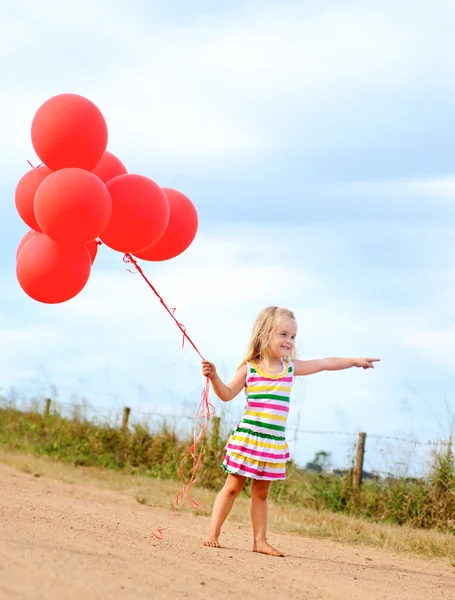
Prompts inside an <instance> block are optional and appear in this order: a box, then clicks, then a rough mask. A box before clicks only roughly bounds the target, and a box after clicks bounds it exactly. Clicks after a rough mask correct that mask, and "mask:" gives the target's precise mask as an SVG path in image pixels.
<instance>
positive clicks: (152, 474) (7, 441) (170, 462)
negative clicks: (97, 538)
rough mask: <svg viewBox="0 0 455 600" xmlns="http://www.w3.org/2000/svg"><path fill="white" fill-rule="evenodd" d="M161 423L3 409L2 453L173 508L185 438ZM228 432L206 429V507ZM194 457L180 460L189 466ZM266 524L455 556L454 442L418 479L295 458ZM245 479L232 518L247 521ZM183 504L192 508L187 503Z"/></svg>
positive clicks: (202, 493)
mask: <svg viewBox="0 0 455 600" xmlns="http://www.w3.org/2000/svg"><path fill="white" fill-rule="evenodd" d="M188 442H189V440H188V439H186V440H185V439H179V438H178V436H177V435H176V434H175V432H173V431H172V430H170V429H169V428H168V427H167V426H166V425H165V424H163V426H162V427H161V429H160V430H159V431H158V432H155V433H152V432H150V431H148V429H147V428H146V427H145V426H143V425H138V426H135V427H134V428H133V429H131V430H130V431H126V432H122V431H120V430H119V429H118V428H115V427H112V426H109V425H107V424H103V423H98V424H96V423H92V422H89V421H88V420H86V419H85V418H84V417H83V416H82V415H81V413H80V411H78V413H77V414H75V415H73V417H72V418H64V417H62V416H61V415H59V414H58V413H51V414H50V415H48V416H43V415H42V414H40V413H39V412H38V411H36V410H29V411H27V412H24V411H19V410H17V409H15V408H13V407H11V406H10V407H7V406H6V407H5V408H2V409H0V447H1V448H2V449H3V450H2V451H1V452H0V460H1V461H2V462H5V463H7V464H9V465H11V466H14V467H16V468H18V469H21V470H23V471H25V472H30V473H34V474H35V473H36V474H39V475H42V476H48V477H52V478H56V479H61V480H64V481H68V482H74V483H82V484H84V485H96V486H102V487H108V488H110V489H114V490H117V491H120V492H122V493H125V494H128V495H132V496H133V497H136V499H137V501H138V502H141V503H143V504H147V505H150V506H161V507H170V506H171V503H172V499H173V496H174V495H175V494H176V493H177V492H178V491H179V482H178V468H179V461H180V459H181V457H182V456H183V454H184V451H185V449H186V448H187V446H188ZM223 446H224V440H223V439H221V438H220V436H219V433H218V432H217V431H215V432H212V434H211V435H210V436H209V440H208V444H207V448H206V453H205V455H204V460H203V464H202V468H201V471H200V480H199V487H197V488H193V496H195V497H196V499H197V500H198V501H199V502H200V503H202V505H205V506H206V507H207V509H206V510H204V509H203V510H202V511H201V514H208V512H209V510H210V507H211V505H212V503H213V500H214V497H215V493H216V490H218V489H219V487H220V486H221V485H222V482H223V481H224V474H223V472H222V470H221V469H220V468H219V464H220V462H221V460H222V455H223ZM190 467H191V465H190V463H189V462H188V464H186V465H185V469H186V475H188V473H189V470H190ZM272 490H273V491H272V498H271V504H270V527H271V528H272V529H275V530H279V531H282V532H293V533H300V534H302V535H305V536H311V537H331V538H333V539H336V540H338V541H343V542H346V543H363V544H368V545H372V546H376V547H380V548H387V549H390V550H393V551H395V552H406V553H412V554H419V555H422V556H426V557H431V558H448V559H449V560H451V561H452V562H454V561H455V536H454V533H455V462H454V456H453V453H452V449H451V446H450V445H448V446H445V447H444V448H443V449H442V450H440V451H436V452H435V454H434V461H433V467H432V469H431V471H430V472H429V473H428V474H427V476H426V477H424V478H421V479H418V480H417V479H409V478H405V479H404V478H391V477H390V478H387V479H378V480H376V481H366V482H365V483H364V485H363V486H362V490H361V491H360V493H359V492H356V490H354V489H353V487H352V485H351V478H350V477H348V476H346V477H339V476H336V475H334V474H320V475H316V474H314V473H309V472H306V471H303V470H301V469H298V468H297V467H296V466H295V465H293V464H291V465H290V468H289V474H288V478H287V480H286V481H285V482H277V483H276V484H274V486H272ZM248 496H249V490H248V488H247V489H246V490H245V491H244V492H242V495H241V497H240V498H239V501H238V502H237V503H236V505H235V508H234V511H233V513H232V517H231V518H232V519H235V520H237V521H239V522H245V521H247V520H248V509H247V504H248ZM183 510H191V508H190V507H189V506H188V505H187V506H185V507H184V508H183Z"/></svg>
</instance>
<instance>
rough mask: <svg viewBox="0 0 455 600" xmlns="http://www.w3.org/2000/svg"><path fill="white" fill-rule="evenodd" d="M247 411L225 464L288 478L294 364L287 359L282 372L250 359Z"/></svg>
mask: <svg viewBox="0 0 455 600" xmlns="http://www.w3.org/2000/svg"><path fill="white" fill-rule="evenodd" d="M246 366H247V376H246V385H245V388H246V389H245V393H246V397H247V404H246V407H245V414H244V415H243V418H242V420H241V421H240V423H239V424H238V425H237V427H236V428H235V429H234V431H233V432H232V435H231V437H230V438H229V440H228V443H227V445H226V448H225V450H226V457H225V459H224V461H223V464H222V465H221V466H222V467H223V469H224V470H225V471H227V472H228V473H232V474H236V475H243V476H244V477H251V478H253V479H265V480H268V481H274V480H276V479H285V478H286V462H287V461H288V460H289V459H290V456H289V447H288V444H287V442H286V438H285V431H286V421H287V418H288V413H289V402H290V397H291V388H292V382H293V379H294V365H293V364H292V362H291V361H289V362H284V361H283V371H282V373H280V374H279V375H267V374H266V373H263V372H262V371H260V370H259V368H258V367H257V365H256V364H255V363H253V362H251V363H247V365H246Z"/></svg>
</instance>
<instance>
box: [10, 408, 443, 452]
mask: <svg viewBox="0 0 455 600" xmlns="http://www.w3.org/2000/svg"><path fill="white" fill-rule="evenodd" d="M47 402H50V401H49V400H47ZM48 406H50V404H49V405H48ZM11 407H13V408H17V409H18V410H21V411H27V410H36V411H38V412H44V411H45V404H44V403H43V402H42V401H41V402H40V401H39V400H35V401H26V400H19V399H14V400H11V399H6V398H2V397H0V408H11ZM48 409H49V408H48ZM52 410H53V411H55V412H57V413H58V414H60V415H61V416H63V417H67V418H79V419H81V418H83V419H86V420H88V421H93V422H94V423H104V424H108V425H110V426H113V427H119V426H121V425H122V422H123V420H124V411H125V407H124V406H121V407H115V408H107V407H103V406H100V405H96V404H92V403H91V402H88V401H85V400H82V401H81V400H80V399H79V401H78V402H61V401H52ZM127 410H128V419H127V421H128V424H129V425H131V426H133V427H134V426H135V425H145V426H147V427H148V428H149V429H151V430H155V429H159V428H160V427H161V426H162V425H163V423H167V424H168V425H169V423H172V424H173V426H174V427H175V428H176V429H180V432H181V433H185V432H188V431H190V429H191V426H192V425H194V423H195V417H194V415H189V414H188V415H186V414H177V413H166V412H157V411H142V410H138V409H130V408H128V409H127ZM123 424H124V423H123ZM236 425H237V421H229V420H225V419H223V426H224V428H225V429H226V430H229V431H230V430H232V429H234V427H235V426H236ZM287 431H289V432H291V433H294V434H302V435H323V436H328V435H330V436H344V437H350V438H353V439H354V438H357V437H358V435H359V431H355V432H354V431H336V430H314V429H301V428H296V427H288V428H287ZM368 438H369V439H374V440H385V441H393V442H402V443H405V444H410V445H415V446H427V447H434V446H435V445H439V446H448V445H451V444H452V441H451V440H450V439H449V440H437V441H435V440H427V441H424V440H418V439H415V438H413V437H405V436H398V435H389V434H381V433H368Z"/></svg>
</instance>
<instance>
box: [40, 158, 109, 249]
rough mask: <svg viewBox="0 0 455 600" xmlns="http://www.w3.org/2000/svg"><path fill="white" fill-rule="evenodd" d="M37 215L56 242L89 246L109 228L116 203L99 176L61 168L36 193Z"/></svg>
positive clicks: (49, 176)
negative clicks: (113, 206)
mask: <svg viewBox="0 0 455 600" xmlns="http://www.w3.org/2000/svg"><path fill="white" fill-rule="evenodd" d="M34 207H35V215H36V220H37V221H38V224H39V226H40V227H41V229H42V230H43V231H44V233H45V234H46V235H47V236H49V237H50V238H51V239H53V240H54V241H56V242H60V243H73V244H74V243H76V244H78V243H80V244H86V243H87V242H90V241H91V240H94V239H95V238H97V237H98V236H99V235H100V234H101V233H102V232H103V231H104V229H105V228H106V226H107V224H108V223H109V220H110V218H111V213H112V201H111V197H110V195H109V192H108V191H107V188H106V186H105V185H104V183H103V182H102V181H101V179H100V178H99V177H97V176H96V175H94V174H93V173H90V171H85V170H84V169H76V168H69V169H61V170H60V171H55V172H54V173H51V174H50V175H48V176H47V177H46V179H45V180H44V181H43V183H42V184H41V185H40V186H39V188H38V190H37V192H36V194H35V204H34Z"/></svg>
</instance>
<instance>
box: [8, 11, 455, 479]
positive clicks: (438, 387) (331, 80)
mask: <svg viewBox="0 0 455 600" xmlns="http://www.w3.org/2000/svg"><path fill="white" fill-rule="evenodd" d="M1 13H2V14H1V19H0V39H1V40H2V41H1V42H0V76H1V80H2V95H1V98H0V108H1V111H0V121H1V132H2V140H3V143H2V144H1V147H0V160H1V162H2V177H1V179H0V192H1V203H0V219H1V223H2V236H1V243H2V250H3V251H2V253H1V255H0V273H1V277H2V293H1V296H0V347H1V350H2V357H3V360H2V364H1V366H0V387H1V386H2V387H3V388H4V391H5V392H7V391H8V390H9V389H10V387H11V386H14V387H15V388H16V389H17V390H20V391H22V392H23V393H25V394H26V395H27V394H28V395H31V396H38V397H39V396H43V395H47V394H50V393H53V394H54V393H55V390H57V394H58V398H59V399H60V400H61V401H63V402H70V401H71V399H72V398H73V399H74V398H77V397H86V398H88V400H89V402H91V403H92V404H94V405H96V406H97V407H100V408H99V411H100V412H101V413H103V414H104V413H107V412H109V411H110V410H117V409H119V408H120V407H121V406H123V404H125V403H126V404H128V405H130V406H132V408H133V412H134V411H136V413H137V412H138V411H142V412H156V413H166V414H175V415H183V414H184V415H187V416H191V415H192V414H194V409H195V405H196V403H197V402H198V398H199V394H200V390H201V388H202V386H203V380H202V377H201V375H200V369H199V360H198V357H197V355H195V353H194V352H193V350H192V349H191V348H190V347H187V348H185V350H184V351H183V352H182V350H181V343H180V342H181V340H180V334H179V331H178V330H177V328H176V327H175V325H174V324H173V323H172V321H171V319H170V318H168V317H167V316H166V314H165V313H164V311H163V309H162V307H161V306H160V305H159V303H158V302H157V301H156V299H155V298H154V296H153V294H152V293H151V292H150V291H149V290H148V288H147V287H146V286H145V284H144V283H143V282H142V281H141V280H140V279H139V277H138V276H135V275H132V274H130V273H128V272H126V269H125V265H124V264H123V262H122V256H121V255H120V254H118V253H115V252H113V251H110V250H108V249H107V248H101V249H100V252H99V255H98V258H97V260H96V263H95V266H94V268H93V272H92V276H91V279H90V281H89V284H88V285H87V287H86V288H85V289H84V291H83V292H82V293H81V294H80V295H79V296H78V297H77V298H75V299H74V300H72V301H71V302H68V303H66V304H63V305H60V306H46V305H40V304H38V303H36V302H33V301H32V300H31V299H29V298H28V297H26V296H25V295H24V293H23V292H22V291H21V289H20V288H19V285H18V284H17V282H16V278H15V270H14V269H15V250H16V247H17V244H18V243H19V240H20V238H21V237H22V235H23V234H24V233H25V232H26V230H27V228H26V226H25V225H24V224H23V223H22V222H21V220H20V219H19V217H18V215H17V214H16V211H15V207H14V188H15V185H16V183H17V181H18V179H19V178H20V177H21V176H22V174H23V173H24V172H25V171H26V169H27V165H26V160H27V159H29V160H31V161H32V162H33V160H34V159H35V158H36V157H35V156H34V153H33V149H32V147H31V142H30V124H31V120H32V118H33V115H34V113H35V111H36V110H37V108H38V107H39V106H40V104H41V103H42V102H44V101H45V100H46V99H47V98H49V97H50V96H52V95H54V94H57V93H62V92H75V93H79V94H82V95H85V96H87V97H89V98H90V99H91V100H93V101H94V102H95V103H96V104H97V105H98V106H99V107H100V109H101V110H102V112H103V114H104V115H105V117H106V120H107V123H108V127H109V149H110V150H111V151H112V152H114V153H116V154H117V155H118V156H119V157H120V158H121V159H122V161H123V162H124V163H125V165H126V166H127V168H128V170H129V171H130V172H137V173H141V174H144V175H147V176H148V177H151V178H152V179H154V180H155V181H157V182H158V183H159V184H160V185H163V186H167V187H174V188H177V189H180V190H181V191H182V192H184V193H186V194H187V195H188V196H189V197H190V198H191V199H192V200H193V202H194V203H195V205H196V207H197V209H198V212H199V217H200V230H199V233H198V236H197V238H196V240H195V242H194V244H193V245H192V247H191V248H190V249H189V250H188V251H187V252H186V253H185V254H184V255H182V256H181V257H179V258H177V259H175V260H173V261H170V262H167V263H163V264H157V265H155V264H149V263H143V267H144V269H145V271H146V273H147V274H148V275H149V276H150V278H151V279H152V281H153V282H154V283H155V284H156V286H157V288H158V289H159V290H160V292H161V293H162V295H163V296H164V297H165V298H166V299H167V300H168V301H169V304H170V305H171V306H177V307H178V312H177V315H178V316H179V317H180V318H181V320H182V321H183V322H184V323H185V324H186V325H187V327H188V331H189V333H190V335H191V336H192V337H193V338H194V340H195V341H196V343H197V344H198V345H199V346H200V348H201V350H202V352H203V353H204V355H206V356H207V357H208V358H210V359H211V360H213V361H215V362H216V363H217V364H218V365H219V369H220V371H221V373H222V374H223V375H225V376H226V377H227V378H229V377H230V376H232V374H233V373H234V371H235V367H236V364H237V362H238V360H239V359H240V357H241V356H242V354H243V351H244V349H245V346H246V343H247V341H248V337H249V334H250V330H251V327H252V323H253V321H254V319H255V317H256V314H257V313H258V312H259V310H260V309H261V308H262V307H263V306H266V305H268V304H281V305H285V306H289V307H290V308H292V309H293V310H294V311H295V313H296V314H297V317H298V322H299V336H298V337H299V350H300V354H301V355H302V357H308V358H310V357H319V356H331V355H337V356H340V355H341V356H343V355H344V356H348V355H378V356H380V357H381V359H382V362H381V364H380V365H379V366H378V367H377V368H376V369H375V370H374V371H371V372H370V371H368V372H363V371H358V370H352V371H349V372H343V373H324V374H319V375H315V376H312V377H309V378H307V379H306V380H305V381H304V382H302V383H301V384H300V383H299V384H298V385H297V386H296V388H295V394H294V405H293V412H292V414H291V423H290V427H291V428H293V427H296V426H297V425H298V427H299V428H301V429H304V430H316V431H320V430H329V431H331V430H336V431H345V432H347V433H350V432H352V433H355V432H356V431H358V430H364V431H366V432H367V433H370V434H380V435H385V436H398V437H400V436H405V437H411V438H414V439H417V440H421V441H427V440H436V439H444V438H447V436H448V433H449V431H450V426H451V418H452V417H451V415H452V413H453V406H454V392H455V368H454V367H455V358H454V356H455V268H454V265H455V262H454V258H455V153H454V150H455V143H454V135H453V132H454V130H455V128H454V126H455V116H454V115H455V111H454V106H455V78H454V77H453V74H454V66H455V41H454V40H453V35H452V32H453V28H454V26H455V5H454V4H453V2H451V0H434V2H433V3H431V5H430V4H429V3H428V2H426V1H421V0H413V1H411V0H401V1H400V2H399V3H396V2H392V1H389V0H384V1H383V2H381V3H380V4H379V3H378V4H377V5H373V3H370V2H354V1H350V0H349V1H346V2H342V3H341V2H329V1H327V2H320V3H313V2H305V1H300V2H290V1H286V0H283V1H280V2H273V1H268V0H261V1H260V2H259V1H257V2H253V1H248V0H245V1H242V2H239V1H230V2H229V3H227V2H216V3H215V2H208V1H205V2H197V1H195V2H191V3H187V2H176V1H169V2H166V3H164V2H145V1H142V2H141V1H134V0H131V1H130V2H126V1H125V2H123V1H120V0H118V1H108V0H99V1H98V2H96V3H94V2H88V0H82V1H81V2H78V3H77V6H76V5H74V6H70V5H68V6H67V7H65V8H64V9H63V7H62V5H61V4H60V3H59V2H57V1H53V0H43V1H42V2H40V3H36V2H31V1H25V0H23V1H17V2H16V3H14V4H11V5H10V6H8V8H2V9H1ZM213 400H215V398H214V397H213ZM215 403H216V407H217V410H218V411H219V412H221V411H222V410H223V411H224V413H225V415H226V420H227V423H229V424H234V423H235V420H236V419H237V418H238V417H239V416H240V415H241V412H242V409H243V399H242V398H240V397H239V398H237V399H236V400H235V401H233V402H232V403H231V404H230V405H227V406H221V404H220V403H218V402H217V401H215ZM186 423H188V421H186ZM289 437H290V439H291V441H292V443H291V449H292V450H293V452H294V456H295V457H296V459H297V460H298V462H300V463H305V462H306V461H307V460H310V459H311V458H312V456H313V454H314V452H315V451H317V450H319V449H321V448H324V449H327V450H330V451H332V452H333V462H334V464H336V465H337V466H339V465H343V464H345V459H346V455H347V454H348V452H349V450H350V448H351V445H352V442H353V441H354V440H355V437H349V436H346V437H343V436H331V435H326V436H323V435H315V434H306V435H305V434H299V436H298V438H297V440H294V434H293V433H292V432H290V435H289ZM367 450H368V453H367V463H366V466H367V467H370V468H373V467H374V468H377V469H384V470H385V469H398V468H402V463H403V462H405V463H410V465H411V468H412V469H418V470H419V469H421V468H422V465H423V463H424V461H425V460H426V459H427V458H428V453H427V449H426V448H425V447H422V448H421V447H420V446H419V447H417V448H415V447H413V446H410V445H406V444H404V445H403V444H398V443H397V444H395V443H394V442H392V441H390V440H377V441H375V440H373V439H370V438H369V439H368V440H367Z"/></svg>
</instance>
